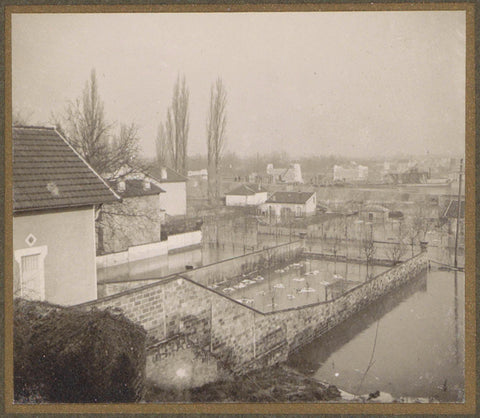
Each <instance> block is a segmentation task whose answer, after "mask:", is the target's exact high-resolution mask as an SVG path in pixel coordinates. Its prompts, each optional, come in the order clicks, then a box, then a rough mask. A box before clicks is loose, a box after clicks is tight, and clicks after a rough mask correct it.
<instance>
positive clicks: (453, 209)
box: [442, 200, 465, 219]
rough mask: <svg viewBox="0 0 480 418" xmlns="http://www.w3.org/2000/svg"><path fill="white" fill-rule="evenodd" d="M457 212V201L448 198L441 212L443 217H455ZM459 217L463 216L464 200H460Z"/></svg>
mask: <svg viewBox="0 0 480 418" xmlns="http://www.w3.org/2000/svg"><path fill="white" fill-rule="evenodd" d="M457 213H458V201H457V200H450V203H449V204H448V206H447V208H446V209H445V212H443V216H442V217H443V218H456V217H457ZM460 218H461V219H463V218H465V200H461V201H460Z"/></svg>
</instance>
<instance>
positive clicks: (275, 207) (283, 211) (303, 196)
mask: <svg viewBox="0 0 480 418" xmlns="http://www.w3.org/2000/svg"><path fill="white" fill-rule="evenodd" d="M316 206H317V195H316V193H315V192H276V193H275V194H273V195H272V196H270V197H269V198H268V199H267V200H266V202H265V203H264V204H263V205H262V212H264V213H266V214H267V215H268V216H269V217H277V218H280V217H284V218H285V217H293V216H295V217H303V216H310V215H313V214H315V210H316Z"/></svg>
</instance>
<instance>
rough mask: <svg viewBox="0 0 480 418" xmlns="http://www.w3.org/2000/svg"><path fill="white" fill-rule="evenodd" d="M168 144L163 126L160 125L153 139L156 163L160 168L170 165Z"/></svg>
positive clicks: (168, 140)
mask: <svg viewBox="0 0 480 418" xmlns="http://www.w3.org/2000/svg"><path fill="white" fill-rule="evenodd" d="M169 143H170V138H169V137H168V135H167V130H166V129H165V124H163V123H160V125H159V126H158V131H157V138H156V139H155V147H156V150H157V162H158V164H160V166H162V167H164V166H168V165H170V159H169Z"/></svg>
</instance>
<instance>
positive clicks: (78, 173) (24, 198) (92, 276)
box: [13, 127, 120, 305]
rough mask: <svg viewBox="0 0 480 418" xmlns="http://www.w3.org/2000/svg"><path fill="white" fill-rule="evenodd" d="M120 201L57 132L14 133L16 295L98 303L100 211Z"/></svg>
mask: <svg viewBox="0 0 480 418" xmlns="http://www.w3.org/2000/svg"><path fill="white" fill-rule="evenodd" d="M119 200H120V197H119V196H118V195H117V194H116V193H115V192H114V191H113V190H112V189H111V188H110V187H109V186H108V185H107V183H105V182H104V181H103V180H102V178H101V177H100V176H99V175H98V174H97V173H96V172H95V171H94V170H93V169H92V168H91V167H90V166H89V165H88V164H87V163H86V162H85V161H84V160H83V159H82V158H81V157H80V156H79V155H78V154H77V153H76V152H75V151H74V149H73V148H72V147H71V146H70V145H69V144H68V143H67V141H66V140H65V139H64V138H63V137H62V136H61V135H60V134H59V133H58V132H57V131H56V130H55V129H54V128H46V127H14V128H13V259H14V261H13V291H14V296H16V297H22V298H26V299H34V300H45V301H48V302H51V303H55V304H59V305H74V304H78V303H82V302H85V301H89V300H94V299H96V298H97V275H96V266H95V216H96V211H95V208H96V206H97V205H100V204H105V203H112V202H118V201H119Z"/></svg>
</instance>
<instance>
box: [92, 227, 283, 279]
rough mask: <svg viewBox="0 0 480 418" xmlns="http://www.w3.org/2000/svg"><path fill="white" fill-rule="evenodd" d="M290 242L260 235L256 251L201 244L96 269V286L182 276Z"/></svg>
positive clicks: (236, 246)
mask: <svg viewBox="0 0 480 418" xmlns="http://www.w3.org/2000/svg"><path fill="white" fill-rule="evenodd" d="M288 241H289V239H288V238H285V237H282V238H277V240H276V241H275V238H272V237H271V236H261V235H259V238H258V244H257V246H255V247H248V248H247V247H244V246H243V243H239V244H237V245H231V244H230V245H219V246H218V247H217V246H215V245H209V244H203V245H202V246H201V247H199V248H194V249H188V250H186V251H181V252H177V253H173V254H168V255H159V256H154V257H149V258H146V259H143V260H138V261H132V262H129V263H123V264H118V265H112V266H109V267H106V268H99V269H97V280H98V282H100V283H101V282H104V281H108V280H119V281H122V280H124V281H128V280H140V279H151V278H158V277H164V276H168V275H170V274H175V273H181V272H184V271H185V270H186V268H187V267H186V266H192V267H194V268H196V267H201V266H206V265H208V264H212V263H216V262H218V261H221V260H226V259H228V258H233V257H238V256H241V255H244V254H245V253H249V252H252V251H257V250H261V249H263V248H264V247H270V246H274V245H278V244H283V243H285V242H288Z"/></svg>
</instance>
